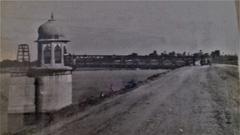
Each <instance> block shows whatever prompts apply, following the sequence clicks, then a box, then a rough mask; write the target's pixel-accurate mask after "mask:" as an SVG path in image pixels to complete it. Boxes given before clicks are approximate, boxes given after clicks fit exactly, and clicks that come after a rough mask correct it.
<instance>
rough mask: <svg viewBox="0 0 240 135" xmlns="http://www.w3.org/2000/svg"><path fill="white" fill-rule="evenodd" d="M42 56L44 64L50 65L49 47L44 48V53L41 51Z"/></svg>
mask: <svg viewBox="0 0 240 135" xmlns="http://www.w3.org/2000/svg"><path fill="white" fill-rule="evenodd" d="M43 56H44V63H45V64H50V63H51V56H52V54H51V47H50V46H48V45H47V46H46V47H45V48H44V51H43Z"/></svg>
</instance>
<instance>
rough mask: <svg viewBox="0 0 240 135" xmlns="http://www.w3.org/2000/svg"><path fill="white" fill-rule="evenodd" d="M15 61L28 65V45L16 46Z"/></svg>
mask: <svg viewBox="0 0 240 135" xmlns="http://www.w3.org/2000/svg"><path fill="white" fill-rule="evenodd" d="M17 61H18V62H24V63H25V62H27V63H30V52H29V45H28V44H20V45H18V51H17Z"/></svg>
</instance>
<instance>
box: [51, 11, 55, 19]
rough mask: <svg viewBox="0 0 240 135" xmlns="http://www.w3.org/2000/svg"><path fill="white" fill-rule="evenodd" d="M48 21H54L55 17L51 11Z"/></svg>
mask: <svg viewBox="0 0 240 135" xmlns="http://www.w3.org/2000/svg"><path fill="white" fill-rule="evenodd" d="M50 21H55V19H54V15H53V12H51V18H50Z"/></svg>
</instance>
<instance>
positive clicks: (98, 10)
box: [0, 0, 239, 60]
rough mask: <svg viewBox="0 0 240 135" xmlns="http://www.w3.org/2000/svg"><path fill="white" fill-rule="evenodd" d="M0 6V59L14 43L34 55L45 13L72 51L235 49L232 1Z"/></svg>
mask: <svg viewBox="0 0 240 135" xmlns="http://www.w3.org/2000/svg"><path fill="white" fill-rule="evenodd" d="M1 6H2V10H1V15H2V16H1V18H2V22H1V26H2V27H1V41H2V42H1V48H0V49H1V55H2V59H6V58H9V59H15V58H16V52H17V45H18V44H21V43H27V44H29V45H30V47H31V59H32V60H35V59H36V54H37V48H36V46H37V44H36V43H35V42H34V41H35V40H36V39H37V29H38V27H39V26H40V25H41V24H43V23H44V22H46V21H47V20H48V19H49V18H50V14H51V12H53V13H54V16H55V19H56V20H57V21H58V23H59V24H60V25H61V26H62V30H63V31H64V33H65V36H66V37H67V38H68V39H70V40H71V43H69V44H68V51H69V52H71V53H74V54H130V53H132V52H137V53H139V54H149V53H150V52H152V51H153V50H157V51H158V52H159V53H160V52H162V51H164V50H166V51H176V52H183V51H186V52H196V51H199V50H200V49H201V50H203V51H207V52H210V51H212V50H215V49H220V50H222V51H223V52H225V53H232V54H234V53H236V52H237V51H238V48H237V47H236V46H237V45H238V44H239V43H238V39H237V38H238V37H237V22H236V16H235V15H236V11H235V7H234V2H233V1H228V2H226V1H225V2H223V1H222V2H220V1H212V2H206V1H204V2H200V1H178V2H177V1H168V2H167V1H161V2H157V1H150V2H149V1H148V2H146V1H138V2H136V1H135V2H134V1H131V2H130V1H125V2H120V1H116V0H115V1H98V2H97V1H95V2H94V1H88V2H83V1H82V2H77V1H75V2H66V1H65V2H50V1H39V2H29V1H28V2H2V5H1Z"/></svg>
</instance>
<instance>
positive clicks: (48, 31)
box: [38, 14, 64, 39]
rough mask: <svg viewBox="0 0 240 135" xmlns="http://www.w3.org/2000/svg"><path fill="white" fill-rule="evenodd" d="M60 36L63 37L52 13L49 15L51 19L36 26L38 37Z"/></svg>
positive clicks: (56, 37) (53, 37)
mask: <svg viewBox="0 0 240 135" xmlns="http://www.w3.org/2000/svg"><path fill="white" fill-rule="evenodd" d="M62 37H64V35H63V33H62V32H61V29H60V26H59V25H58V24H57V22H56V20H55V19H54V17H53V14H52V15H51V19H49V20H48V21H47V22H45V23H44V24H42V25H41V26H40V27H39V28H38V39H60V38H62Z"/></svg>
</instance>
